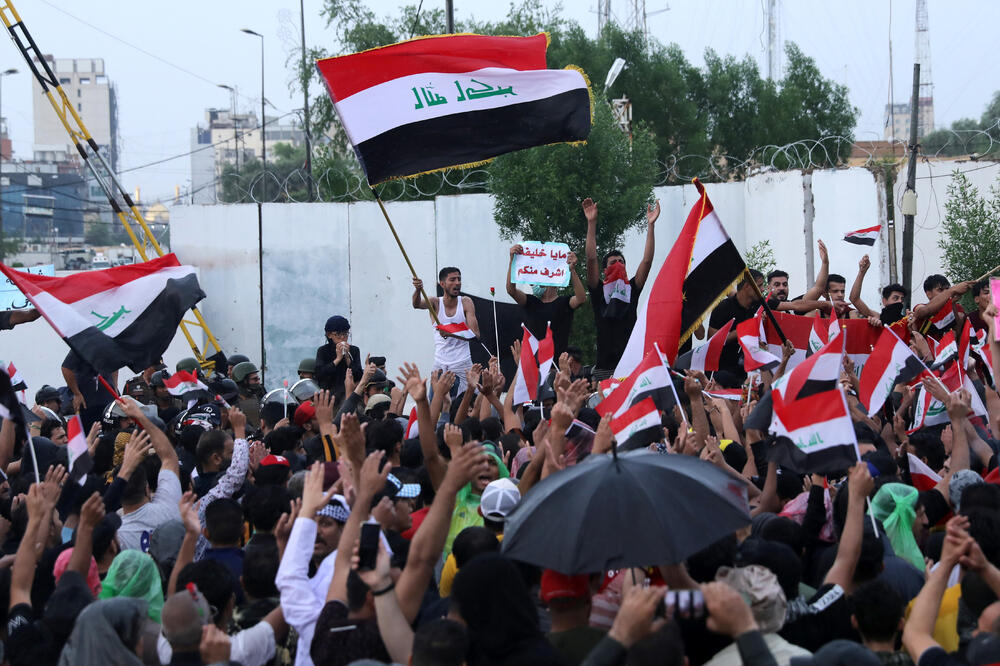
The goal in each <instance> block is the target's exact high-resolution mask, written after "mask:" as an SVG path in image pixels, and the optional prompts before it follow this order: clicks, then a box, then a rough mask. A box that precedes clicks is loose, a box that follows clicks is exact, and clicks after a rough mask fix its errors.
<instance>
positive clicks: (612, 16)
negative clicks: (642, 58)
mask: <svg viewBox="0 0 1000 666" xmlns="http://www.w3.org/2000/svg"><path fill="white" fill-rule="evenodd" d="M667 11H670V5H668V4H667V3H663V7H662V8H661V9H656V10H653V11H651V12H647V11H646V0H597V32H598V34H600V33H603V32H604V28H605V27H606V26H607V25H608V24H609V23H615V24H616V25H618V26H619V27H620V28H621V29H622V30H625V31H627V32H636V31H637V32H640V33H642V36H643V39H645V40H647V41H648V40H649V24H648V21H647V19H648V18H649V17H650V16H655V15H657V14H662V13H663V12H667Z"/></svg>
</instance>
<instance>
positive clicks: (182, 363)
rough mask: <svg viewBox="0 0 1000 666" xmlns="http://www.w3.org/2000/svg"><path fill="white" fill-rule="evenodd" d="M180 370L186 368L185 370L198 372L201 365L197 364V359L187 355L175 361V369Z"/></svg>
mask: <svg viewBox="0 0 1000 666" xmlns="http://www.w3.org/2000/svg"><path fill="white" fill-rule="evenodd" d="M181 370H186V371H187V372H198V371H199V370H201V366H200V365H198V359H194V358H191V357H190V356H188V357H187V358H182V359H181V360H179V361H177V367H176V369H175V371H176V372H180V371H181Z"/></svg>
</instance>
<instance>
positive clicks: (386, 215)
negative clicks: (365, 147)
mask: <svg viewBox="0 0 1000 666" xmlns="http://www.w3.org/2000/svg"><path fill="white" fill-rule="evenodd" d="M369 189H370V190H371V191H372V196H374V197H375V202H376V203H378V207H379V209H381V211H382V217H384V218H385V221H386V223H387V224H388V225H389V231H391V232H392V237H393V238H395V239H396V245H398V246H399V251H400V252H402V253H403V259H405V260H406V265H407V266H409V267H410V273H411V274H412V275H413V277H414V278H415V279H419V278H418V276H417V271H416V269H414V268H413V262H411V261H410V257H409V255H407V254H406V248H405V247H403V241H401V240H400V239H399V234H397V233H396V227H394V226H393V224H392V220H390V219H389V213H388V211H386V209H385V204H383V203H382V199H381V198H379V196H378V192H376V191H375V188H374V187H371V186H369ZM420 295H421V296H423V297H424V302H426V303H427V310H428V311H429V312H430V313H431V319H433V320H434V324H435V325H436V326H440V325H441V322H440V321H439V320H438V317H437V313H436V312H435V311H434V308H432V307H431V299H429V298H428V297H427V292H426V291H425V290H424V288H423V287H422V286H421V287H420Z"/></svg>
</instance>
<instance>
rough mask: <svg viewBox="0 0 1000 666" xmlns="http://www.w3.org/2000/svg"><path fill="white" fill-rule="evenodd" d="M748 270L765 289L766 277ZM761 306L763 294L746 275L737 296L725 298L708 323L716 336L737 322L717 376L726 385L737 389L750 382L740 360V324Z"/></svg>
mask: <svg viewBox="0 0 1000 666" xmlns="http://www.w3.org/2000/svg"><path fill="white" fill-rule="evenodd" d="M748 270H749V271H750V274H751V275H752V276H753V279H754V280H755V281H756V282H757V285H758V286H763V282H764V276H763V275H762V274H761V273H760V271H758V270H754V269H753V268H750V269H748ZM758 307H760V295H759V294H758V293H757V287H755V286H754V284H753V282H750V280H748V279H747V278H746V277H745V276H744V278H743V280H741V281H740V283H739V285H737V287H736V293H735V294H733V295H732V296H729V297H727V298H725V299H724V300H723V301H722V302H721V303H719V304H718V305H717V306H715V309H714V310H712V316H711V317H709V320H708V335H709V336H713V335H715V334H716V332H717V331H718V330H719V329H720V328H722V327H723V326H725V325H726V322H727V321H729V320H730V319H735V320H736V321H735V322H734V323H733V327H732V329H730V331H729V335H727V336H726V345H725V346H724V347H723V348H722V356H721V357H720V358H719V371H718V372H717V373H715V381H717V382H718V383H720V384H722V385H723V386H727V387H736V386H739V385H740V384H742V383H743V380H744V379H746V376H747V373H746V371H745V370H744V369H743V363H742V362H741V361H740V343H739V340H738V339H737V337H738V336H737V335H736V324H739V323H740V322H741V321H746V320H747V319H750V318H751V317H753V316H754V314H755V313H756V312H757V308H758Z"/></svg>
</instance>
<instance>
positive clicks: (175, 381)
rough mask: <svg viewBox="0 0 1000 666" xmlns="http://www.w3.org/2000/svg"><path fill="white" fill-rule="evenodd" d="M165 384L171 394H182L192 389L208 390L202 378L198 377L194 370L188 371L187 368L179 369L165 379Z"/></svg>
mask: <svg viewBox="0 0 1000 666" xmlns="http://www.w3.org/2000/svg"><path fill="white" fill-rule="evenodd" d="M163 385H164V386H165V387H166V388H167V391H168V392H169V393H170V395H176V396H182V395H184V394H185V393H190V392H191V391H207V390H208V387H207V386H205V385H204V384H203V383H202V382H201V380H200V379H198V375H196V374H194V373H193V372H188V371H187V370H178V371H177V372H175V373H174V374H172V375H170V376H169V377H167V378H166V379H164V380H163Z"/></svg>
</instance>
